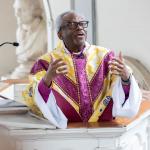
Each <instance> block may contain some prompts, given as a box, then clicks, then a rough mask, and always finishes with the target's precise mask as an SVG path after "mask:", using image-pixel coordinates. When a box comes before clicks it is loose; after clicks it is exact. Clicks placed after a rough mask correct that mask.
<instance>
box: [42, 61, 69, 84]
mask: <svg viewBox="0 0 150 150" xmlns="http://www.w3.org/2000/svg"><path fill="white" fill-rule="evenodd" d="M67 72H68V69H67V65H66V63H65V62H64V61H63V60H62V59H57V60H55V61H53V62H52V63H50V64H49V67H48V70H47V72H46V75H45V76H44V78H43V80H44V83H45V84H46V85H47V86H48V87H49V86H50V84H51V82H52V80H53V79H54V78H55V77H56V76H58V75H60V74H62V75H64V74H67Z"/></svg>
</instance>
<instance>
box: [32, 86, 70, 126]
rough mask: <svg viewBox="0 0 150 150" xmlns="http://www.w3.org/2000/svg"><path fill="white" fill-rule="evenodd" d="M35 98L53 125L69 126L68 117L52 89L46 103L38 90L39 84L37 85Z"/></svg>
mask: <svg viewBox="0 0 150 150" xmlns="http://www.w3.org/2000/svg"><path fill="white" fill-rule="evenodd" d="M34 99H35V102H36V104H37V106H38V108H39V109H40V111H41V112H42V114H43V116H44V117H45V118H46V119H48V121H49V122H50V123H51V124H52V125H54V126H56V127H57V128H67V122H68V119H67V118H66V116H65V115H64V114H63V112H62V111H61V109H60V108H59V107H58V105H57V103H56V99H55V96H54V94H53V92H52V91H51V92H50V95H49V98H48V101H47V103H46V102H45V101H44V99H43V98H42V96H41V94H40V92H39V90H38V86H36V88H35V98H34Z"/></svg>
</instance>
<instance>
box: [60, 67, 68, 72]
mask: <svg viewBox="0 0 150 150" xmlns="http://www.w3.org/2000/svg"><path fill="white" fill-rule="evenodd" d="M57 70H58V71H59V72H61V71H68V68H67V67H66V66H61V67H59V68H57Z"/></svg>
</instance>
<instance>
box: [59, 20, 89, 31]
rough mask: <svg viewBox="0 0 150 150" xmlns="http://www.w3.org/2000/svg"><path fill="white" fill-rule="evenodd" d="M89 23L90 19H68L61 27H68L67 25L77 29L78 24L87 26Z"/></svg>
mask: <svg viewBox="0 0 150 150" xmlns="http://www.w3.org/2000/svg"><path fill="white" fill-rule="evenodd" d="M88 23H89V21H80V22H71V21H68V22H66V23H65V24H64V25H62V26H61V27H60V29H62V28H66V27H68V28H69V29H77V28H78V26H80V27H82V28H87V27H88Z"/></svg>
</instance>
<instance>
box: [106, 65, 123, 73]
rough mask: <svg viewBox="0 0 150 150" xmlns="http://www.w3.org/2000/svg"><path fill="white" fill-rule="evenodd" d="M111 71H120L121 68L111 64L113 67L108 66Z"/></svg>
mask: <svg viewBox="0 0 150 150" xmlns="http://www.w3.org/2000/svg"><path fill="white" fill-rule="evenodd" d="M109 68H110V70H111V71H117V72H120V73H121V72H122V69H120V68H118V67H116V66H113V67H109Z"/></svg>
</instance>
